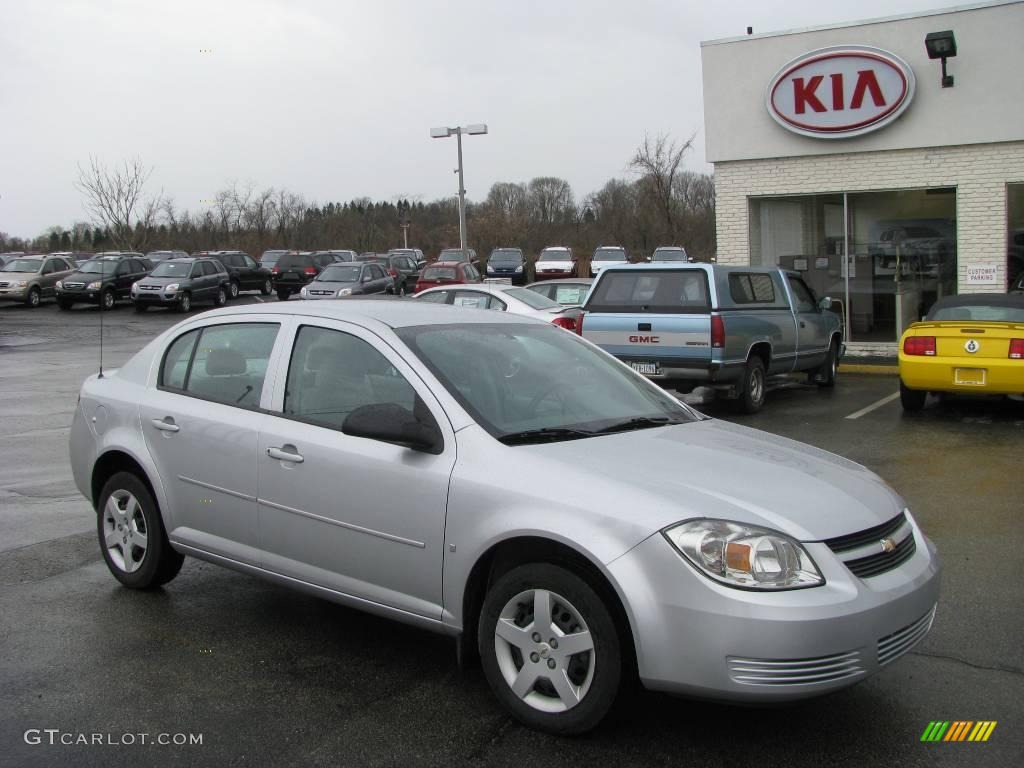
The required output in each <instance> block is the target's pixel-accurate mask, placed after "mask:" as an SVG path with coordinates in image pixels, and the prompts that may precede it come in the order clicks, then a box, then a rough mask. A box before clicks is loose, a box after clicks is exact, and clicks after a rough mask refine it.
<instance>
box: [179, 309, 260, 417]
mask: <svg viewBox="0 0 1024 768" xmlns="http://www.w3.org/2000/svg"><path fill="white" fill-rule="evenodd" d="M278 327H279V326H278V325H277V324H276V323H232V324H227V325H212V326H208V327H206V328H203V329H202V330H201V331H200V332H199V334H200V335H199V339H198V341H196V342H189V341H188V340H187V339H186V336H190V335H192V334H185V336H182V337H180V338H179V339H177V340H175V342H174V343H173V344H172V345H171V346H170V348H169V349H168V351H167V354H166V355H165V357H164V364H163V366H162V368H161V375H162V384H163V386H165V387H168V388H172V389H178V390H181V391H182V392H183V393H184V394H188V395H195V396H196V397H201V398H204V399H206V400H213V401H215V402H219V403H225V404H226V405H234V406H237V407H239V408H256V407H258V406H259V403H260V397H261V395H262V392H263V381H264V378H265V377H266V373H267V363H268V361H269V360H270V353H271V351H272V350H273V348H274V340H275V339H276V338H277V331H278ZM192 333H196V332H194V331H193V332H192ZM186 354H187V355H188V356H189V357H188V363H187V364H186V366H185V370H184V377H183V378H182V371H181V362H182V360H183V359H184V357H185V355H186Z"/></svg>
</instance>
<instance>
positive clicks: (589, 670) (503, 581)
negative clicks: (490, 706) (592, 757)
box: [477, 563, 623, 735]
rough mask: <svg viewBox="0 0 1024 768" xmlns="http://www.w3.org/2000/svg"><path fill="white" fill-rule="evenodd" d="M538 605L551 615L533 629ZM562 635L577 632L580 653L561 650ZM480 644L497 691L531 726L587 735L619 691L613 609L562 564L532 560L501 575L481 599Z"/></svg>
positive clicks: (619, 659)
mask: <svg viewBox="0 0 1024 768" xmlns="http://www.w3.org/2000/svg"><path fill="white" fill-rule="evenodd" d="M537 606H547V608H548V610H553V611H554V615H553V616H552V618H551V619H550V620H549V621H547V622H545V624H546V626H543V627H542V626H538V627H537V629H536V631H534V630H533V627H534V626H535V625H536V622H535V620H534V619H533V614H534V611H535V609H536V607H537ZM556 608H560V610H554V609H556ZM566 635H578V637H577V639H576V640H575V641H574V643H573V645H574V646H575V647H579V648H580V649H581V650H580V651H577V652H575V653H572V655H566V654H565V651H566V648H565V644H566V641H565V637H566ZM584 635H585V637H584ZM538 636H539V637H540V641H539V642H537V641H536V640H535V638H536V637H538ZM552 640H555V641H556V642H554V643H552V642H551V641H552ZM558 642H562V644H563V648H562V649H559V648H558V646H557V643H558ZM477 644H478V650H479V653H480V659H481V664H482V665H483V669H484V674H485V676H486V677H487V682H488V683H489V684H490V686H491V690H492V691H493V692H494V695H495V696H496V697H497V699H498V701H499V702H500V703H501V704H502V706H504V707H505V709H507V710H508V711H509V712H510V713H511V714H512V716H513V717H515V718H516V719H517V720H519V721H520V722H522V723H523V724H525V725H527V726H529V727H531V728H536V729H538V730H542V731H546V732H548V733H554V734H559V735H571V734H579V733H584V732H585V731H589V730H590V729H592V728H594V727H595V726H596V725H597V724H598V723H599V722H601V720H602V718H604V716H605V715H606V714H607V713H608V711H609V710H610V709H611V707H612V705H613V704H614V702H615V698H616V696H617V695H618V692H619V688H620V685H621V682H622V667H623V665H622V652H621V645H620V639H619V634H618V630H617V628H616V626H615V621H614V619H613V618H612V614H611V611H610V610H609V608H608V606H607V605H606V604H605V602H604V600H603V599H602V598H601V596H600V595H598V593H597V592H596V591H595V590H594V589H593V588H592V587H591V586H590V585H589V584H587V582H586V581H584V580H583V579H581V578H580V577H579V576H577V575H576V574H574V573H572V572H571V571H568V570H566V569H565V568H562V567H559V566H556V565H551V564H549V563H529V564H527V565H521V566H519V567H517V568H514V569H512V570H511V571H509V572H507V573H505V574H504V575H503V576H501V577H500V578H498V579H497V581H495V582H494V584H492V585H491V586H490V588H489V589H488V591H487V595H486V596H485V598H484V603H483V606H482V608H481V612H480V622H479V625H478V628H477ZM588 645H589V649H588V648H587V646H588ZM520 681H522V682H521V683H520ZM517 684H520V685H521V688H520V689H519V690H518V692H517V689H515V686H516V685H517Z"/></svg>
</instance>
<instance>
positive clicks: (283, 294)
mask: <svg viewBox="0 0 1024 768" xmlns="http://www.w3.org/2000/svg"><path fill="white" fill-rule="evenodd" d="M291 295H292V292H291V291H286V290H284V289H283V288H278V290H277V300H278V301H288V297H289V296H291Z"/></svg>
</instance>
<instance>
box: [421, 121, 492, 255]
mask: <svg viewBox="0 0 1024 768" xmlns="http://www.w3.org/2000/svg"><path fill="white" fill-rule="evenodd" d="M464 133H465V134H469V135H471V136H479V135H480V134H482V133H487V125H486V124H484V123H475V124H473V125H467V126H461V125H457V126H455V127H454V128H431V129H430V138H432V139H445V138H448V137H449V136H454V137H455V141H456V143H457V145H458V152H459V167H458V168H456V169H455V173H457V174H459V247H460V248H462V250H466V186H465V184H464V183H463V177H462V134H464Z"/></svg>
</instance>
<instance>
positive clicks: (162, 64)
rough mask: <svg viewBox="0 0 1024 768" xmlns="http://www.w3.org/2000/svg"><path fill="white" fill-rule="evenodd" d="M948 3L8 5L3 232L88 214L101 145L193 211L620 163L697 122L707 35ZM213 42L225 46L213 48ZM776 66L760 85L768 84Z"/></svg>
mask: <svg viewBox="0 0 1024 768" xmlns="http://www.w3.org/2000/svg"><path fill="white" fill-rule="evenodd" d="M952 4H953V3H952V2H950V0H944V1H943V0H938V1H936V0H895V2H893V1H892V0H860V1H859V2H857V3H838V2H828V1H826V2H822V0H785V1H784V2H771V1H769V0H737V1H735V2H733V1H732V0H717V2H716V1H715V0H710V1H708V0H702V1H701V2H683V1H682V0H617V1H616V2H606V0H540V1H537V0H511V1H510V0H503V1H502V2H493V1H492V0H473V1H472V2H470V1H468V0H445V1H444V2H435V1H429V2H420V1H418V0H404V1H403V2H392V1H391V0H361V1H360V2H353V1H351V0H324V1H323V2H319V1H314V0H237V1H234V0H232V1H229V0H198V1H197V0H171V1H170V2H169V1H168V0H160V1H158V2H157V1H153V0H4V2H2V3H0V55H2V59H0V60H2V63H3V72H2V74H0V116H2V117H0V231H4V232H7V233H9V234H11V235H18V236H22V237H26V236H34V235H37V234H39V233H40V232H41V231H42V230H44V229H45V228H46V227H49V226H51V225H54V224H61V225H64V226H70V225H71V224H72V223H73V222H75V221H83V220H86V215H85V213H84V211H83V209H82V205H81V201H80V198H79V195H78V192H77V191H76V190H75V189H74V187H73V185H72V183H73V181H74V179H75V177H76V175H77V165H78V164H79V163H83V164H84V163H85V162H86V161H87V160H88V158H89V156H90V155H96V156H98V157H100V158H101V159H103V160H104V161H107V162H117V161H121V160H123V159H125V158H128V157H133V156H138V157H139V158H141V159H142V161H143V162H144V163H145V164H146V165H150V166H153V167H154V172H153V175H152V177H151V181H150V186H151V188H152V191H153V192H159V191H160V190H161V189H162V190H163V192H164V194H166V195H169V196H171V197H173V198H174V200H175V202H176V203H177V205H178V207H187V208H193V209H199V208H201V207H202V206H203V203H201V202H200V201H201V200H203V199H206V198H209V197H211V196H212V195H213V194H214V193H215V192H216V191H217V190H218V189H220V188H222V187H224V186H225V185H226V184H227V183H229V182H231V181H232V180H237V181H239V182H241V183H245V182H249V181H251V182H253V183H255V184H256V185H257V186H259V187H265V186H274V187H286V188H288V189H290V190H291V191H294V192H299V193H302V194H303V195H305V196H306V198H307V199H310V200H317V201H320V202H328V201H331V200H334V201H343V200H350V199H352V198H354V197H359V196H370V197H372V198H375V199H384V200H391V199H394V198H395V197H396V196H399V195H405V196H409V197H417V198H419V199H422V200H424V201H427V200H432V199H435V198H438V197H444V196H448V195H451V194H454V193H455V191H456V188H457V182H456V179H455V176H454V175H453V173H452V169H453V168H454V167H455V165H456V158H455V141H454V139H445V140H432V139H430V138H429V130H430V128H431V127H433V126H440V125H458V124H460V123H461V124H467V123H475V122H483V123H487V124H488V126H489V129H490V134H489V135H487V136H473V137H468V138H467V139H466V140H465V145H464V150H465V166H466V188H467V190H468V195H469V197H470V198H471V199H477V200H479V199H481V198H483V197H484V196H486V194H487V190H488V188H489V187H490V185H491V184H492V183H493V182H495V181H527V180H529V179H530V178H532V177H534V176H560V177H562V178H565V179H567V180H568V181H569V183H570V184H571V185H572V186H573V189H574V191H575V193H576V195H577V196H582V195H585V194H587V193H589V192H591V191H594V190H595V189H597V188H599V187H600V186H601V185H603V184H604V182H605V181H607V180H608V179H609V178H611V177H613V176H622V175H625V173H626V171H625V166H626V162H627V160H628V158H629V156H630V155H631V153H632V151H633V150H634V149H635V148H636V146H637V144H638V143H639V142H640V141H642V139H643V137H644V134H645V132H649V133H651V134H652V135H653V134H657V133H659V132H668V133H670V134H672V135H673V136H676V137H679V138H685V137H687V136H689V135H690V134H693V133H695V134H696V140H695V145H694V151H693V153H692V154H691V156H690V157H689V158H688V160H687V165H688V167H690V168H692V169H694V170H707V171H710V170H711V168H710V166H707V165H706V164H705V162H704V142H703V138H704V137H703V113H702V101H701V72H700V45H699V43H700V41H701V40H709V39H716V38H722V37H734V36H737V35H742V34H744V32H745V29H746V27H747V26H748V25H750V26H753V27H754V31H755V32H770V31H777V30H783V29H791V28H795V27H805V26H813V25H820V24H832V23H838V22H843V21H851V20H857V19H865V18H874V17H878V16H886V15H892V14H896V13H911V12H915V11H920V10H925V9H933V8H943V7H947V6H949V5H952ZM204 49H210V50H211V51H212V52H210V53H206V52H201V51H203V50H204ZM770 75H771V73H756V74H755V75H753V76H756V77H761V78H762V79H765V80H767V78H768V77H770Z"/></svg>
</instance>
